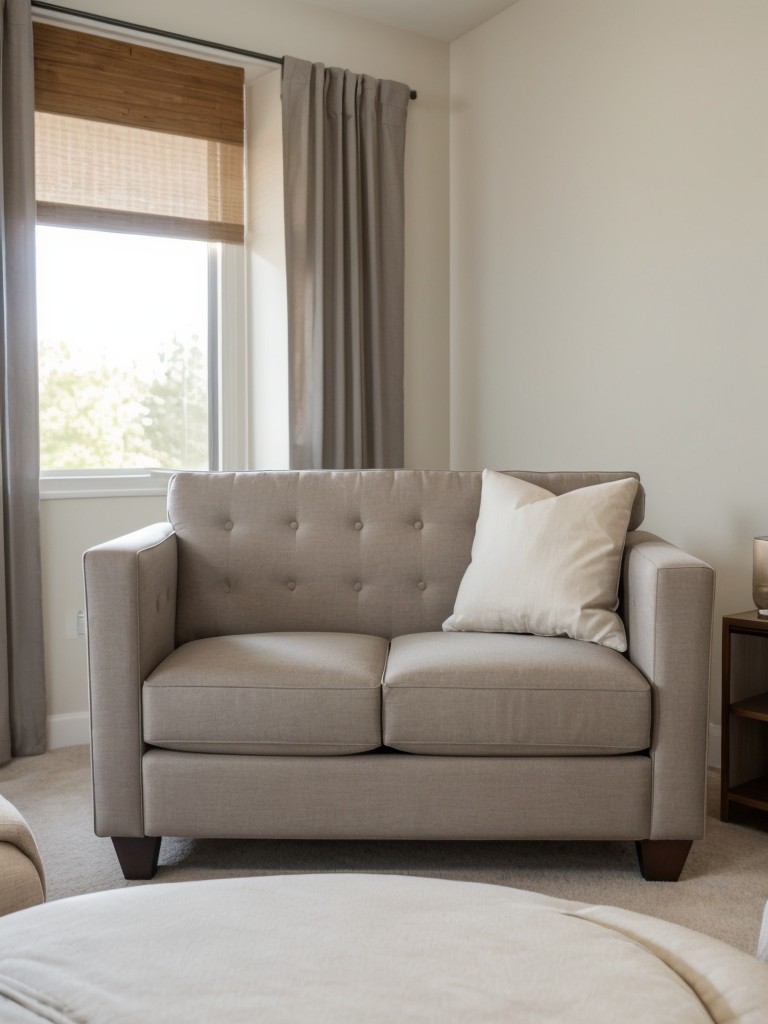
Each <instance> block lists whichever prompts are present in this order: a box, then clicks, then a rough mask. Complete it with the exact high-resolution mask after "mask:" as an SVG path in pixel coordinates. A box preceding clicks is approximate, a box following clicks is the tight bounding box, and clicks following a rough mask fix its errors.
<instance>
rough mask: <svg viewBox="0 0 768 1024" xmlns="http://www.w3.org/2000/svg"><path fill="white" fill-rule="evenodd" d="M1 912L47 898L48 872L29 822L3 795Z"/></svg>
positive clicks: (0, 803)
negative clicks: (46, 879)
mask: <svg viewBox="0 0 768 1024" xmlns="http://www.w3.org/2000/svg"><path fill="white" fill-rule="evenodd" d="M0 880H2V884H0V915H3V914H12V913H14V912H15V911H17V910H24V909H25V908H26V907H34V906H35V905H36V904H38V903H43V902H44V901H45V872H44V871H43V863H42V861H41V859H40V851H39V850H38V848H37V844H36V843H35V840H34V837H33V836H32V833H31V832H30V830H29V825H27V823H26V821H25V820H24V818H23V817H22V815H21V814H20V813H19V811H18V810H17V809H16V808H15V807H14V806H13V804H12V803H10V802H9V801H8V800H6V799H5V798H4V797H2V796H0Z"/></svg>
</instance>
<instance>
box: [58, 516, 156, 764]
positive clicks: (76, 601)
mask: <svg viewBox="0 0 768 1024" xmlns="http://www.w3.org/2000/svg"><path fill="white" fill-rule="evenodd" d="M165 518H166V516H165V498H78V499H61V500H59V499H55V500H50V501H43V502H41V510H40V535H41V546H42V558H43V619H44V625H45V672H46V681H47V687H48V727H49V728H48V741H49V745H50V746H69V745H70V744H73V743H85V742H87V738H88V683H87V676H86V650H85V637H84V636H82V635H81V636H78V634H77V613H78V612H79V611H82V610H84V609H85V599H84V596H83V552H84V551H85V549H86V548H89V547H92V546H93V545H94V544H101V543H102V542H103V541H106V540H110V539H111V538H113V537H119V536H121V535H122V534H124V533H130V532H132V531H133V530H138V529H140V528H141V527H142V526H147V525H148V524H149V523H157V522H162V521H163V520H164V519H165Z"/></svg>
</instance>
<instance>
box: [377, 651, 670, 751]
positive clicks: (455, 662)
mask: <svg viewBox="0 0 768 1024" xmlns="http://www.w3.org/2000/svg"><path fill="white" fill-rule="evenodd" d="M383 704H384V709H383V711H384V714H383V718H384V743H385V744H386V745H387V746H389V747H395V748H396V749H398V750H404V751H410V752H412V753H417V754H458V755H470V756H477V755H487V756H497V755H501V756H504V755H515V756H520V755H523V756H526V755H527V756H553V755H562V756H574V755H576V756H578V755H582V754H583V755H595V754H625V753H630V752H633V751H640V750H644V749H646V748H647V747H648V745H649V742H650V723H651V693H650V687H649V685H648V682H647V681H646V679H645V677H644V676H643V675H642V674H641V673H640V672H639V671H638V670H637V669H636V668H635V667H634V666H633V665H632V664H631V663H630V662H629V661H627V659H626V658H624V657H623V656H622V655H621V654H619V653H618V652H617V651H613V650H610V649H609V648H607V647H600V646H598V645H596V644H588V643H584V642H583V641H580V640H570V639H568V638H567V637H539V636H529V635H522V636H521V635H509V634H500V633H417V634H410V635H407V636H399V637H396V638H395V639H394V640H393V641H392V646H391V649H390V654H389V661H388V662H387V669H386V673H385V676H384V691H383Z"/></svg>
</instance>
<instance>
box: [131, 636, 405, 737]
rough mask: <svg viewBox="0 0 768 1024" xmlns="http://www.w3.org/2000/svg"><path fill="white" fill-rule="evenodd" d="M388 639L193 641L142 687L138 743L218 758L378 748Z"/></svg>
mask: <svg viewBox="0 0 768 1024" xmlns="http://www.w3.org/2000/svg"><path fill="white" fill-rule="evenodd" d="M386 660H387V642H386V640H382V639H381V638H380V637H373V636H359V635H349V634H344V633H259V634H256V635H253V634H252V635H249V636H224V637H211V638H210V639H208V640H193V641H192V642H191V643H189V644H185V645H184V646H183V647H179V648H177V649H176V650H175V651H174V652H173V653H172V654H171V655H170V656H169V657H168V658H166V659H165V661H163V662H162V663H161V664H160V665H159V666H158V667H157V668H156V669H155V671H154V672H153V673H152V674H151V675H150V676H149V678H148V679H147V681H146V683H145V684H144V688H143V708H144V739H145V740H146V742H147V743H151V744H152V745H153V746H157V747H164V748H167V749H170V750H191V751H201V752H203V753H222V754H326V755H328V754H353V753H357V752H360V751H364V750H372V749H374V748H375V747H379V746H381V678H382V675H383V672H384V664H385V662H386Z"/></svg>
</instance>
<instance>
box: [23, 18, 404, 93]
mask: <svg viewBox="0 0 768 1024" xmlns="http://www.w3.org/2000/svg"><path fill="white" fill-rule="evenodd" d="M31 2H32V6H33V7H37V8H39V9H40V10H41V11H53V12H54V13H55V14H69V15H71V17H73V18H85V20H86V21H98V22H99V23H100V24H102V25H112V26H113V27H114V28H127V29H129V30H130V31H132V32H144V33H146V34H147V35H152V36H162V38H163V39H173V40H175V41H176V42H178V43H192V44H194V45H195V46H204V47H206V48H207V49H209V50H221V51H222V52H224V53H236V54H237V55H238V56H240V57H252V58H255V59H256V60H265V61H268V62H269V63H270V64H280V65H281V66H282V63H283V58H282V57H273V56H271V54H269V53H257V52H256V51H255V50H243V49H241V48H240V47H239V46H227V44H226V43H212V42H210V41H209V40H207V39H195V38H194V37H193V36H182V35H180V34H179V33H178V32H168V31H167V30H166V29H164V28H148V27H147V26H146V25H135V24H134V23H133V22H132V21H121V20H120V19H119V18H108V17H107V16H106V15H104V14H91V13H90V12H89V11H76V10H74V9H73V8H71V7H61V6H60V5H59V4H49V3H44V2H43V0H31ZM416 96H417V93H416V90H415V89H411V99H412V100H415V99H416Z"/></svg>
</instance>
